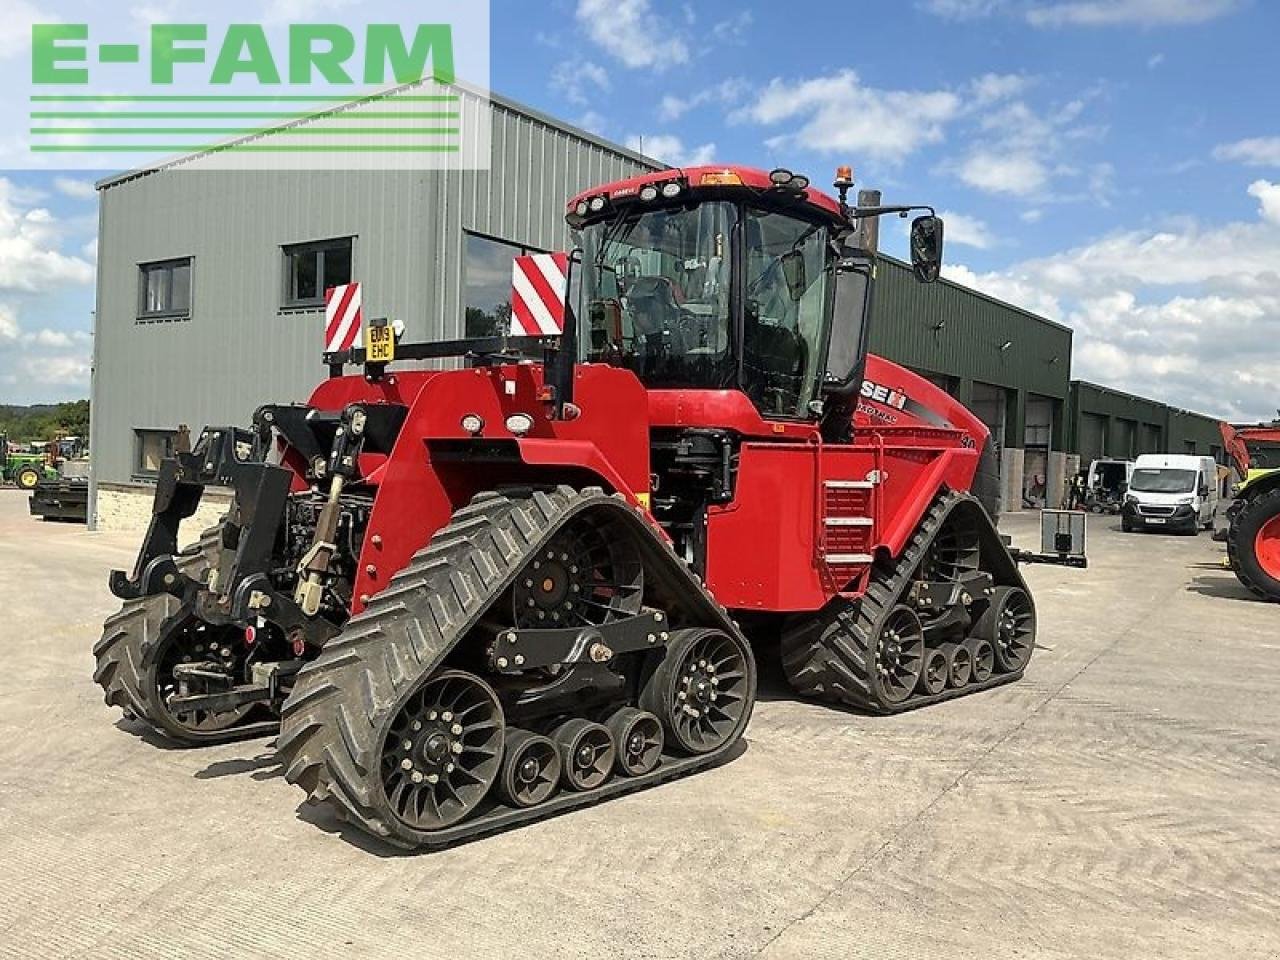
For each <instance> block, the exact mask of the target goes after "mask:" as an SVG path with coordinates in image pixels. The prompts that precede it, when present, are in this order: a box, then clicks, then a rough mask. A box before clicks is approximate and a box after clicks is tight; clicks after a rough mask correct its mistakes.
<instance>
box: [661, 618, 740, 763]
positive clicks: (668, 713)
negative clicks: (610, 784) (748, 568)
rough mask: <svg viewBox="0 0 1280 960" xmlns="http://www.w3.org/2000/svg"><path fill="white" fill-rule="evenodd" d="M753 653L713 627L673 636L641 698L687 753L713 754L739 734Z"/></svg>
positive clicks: (693, 629)
mask: <svg viewBox="0 0 1280 960" xmlns="http://www.w3.org/2000/svg"><path fill="white" fill-rule="evenodd" d="M750 665H751V652H750V650H747V649H746V648H745V646H744V645H743V643H742V641H740V640H739V639H738V638H736V637H733V636H730V635H729V634H727V633H724V632H723V631H720V630H716V629H714V628H709V627H708V628H702V627H696V628H692V629H686V630H675V631H673V632H672V634H671V637H670V640H669V643H668V646H667V656H666V658H665V659H663V661H662V663H660V664H659V665H658V668H657V669H656V670H655V671H654V672H653V675H652V676H651V677H650V678H649V682H648V683H646V684H645V688H644V691H643V692H642V693H641V695H640V706H641V707H643V708H644V709H645V710H647V711H648V712H650V713H652V714H653V715H654V716H656V717H658V719H659V720H661V721H662V726H663V728H664V729H665V730H666V734H667V737H668V738H669V739H670V740H671V742H672V743H674V744H676V745H677V746H678V747H679V748H680V749H681V750H683V751H685V752H686V753H692V754H700V753H710V752H711V751H712V750H716V749H718V748H720V747H722V746H724V744H726V743H728V742H729V741H730V740H732V739H733V738H734V737H735V736H737V735H738V733H740V732H741V728H742V726H743V725H744V724H745V722H746V719H747V716H748V714H749V713H750V708H751V691H752V685H753V682H754V679H755V678H754V677H752V676H750V675H749V674H750V673H751V666H750Z"/></svg>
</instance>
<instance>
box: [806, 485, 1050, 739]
mask: <svg viewBox="0 0 1280 960" xmlns="http://www.w3.org/2000/svg"><path fill="white" fill-rule="evenodd" d="M973 499H974V498H972V497H970V496H968V495H965V494H958V493H952V494H945V495H943V496H941V497H939V498H938V499H937V500H935V501H934V502H933V506H931V507H930V508H929V512H928V513H926V514H925V517H924V520H923V521H922V522H921V523H920V526H919V527H918V528H917V530H916V532H915V535H914V536H913V537H912V538H911V542H910V543H908V544H907V548H906V549H905V550H904V551H903V552H902V556H901V557H899V558H898V561H897V563H895V564H894V565H893V567H892V568H891V569H887V570H886V569H885V568H884V567H883V566H882V565H881V564H878V563H877V564H875V565H874V566H873V567H872V568H871V581H870V583H869V584H868V586H867V592H866V593H865V594H864V595H863V596H862V597H861V598H860V599H859V600H857V601H853V602H850V601H844V600H840V599H838V598H837V599H836V600H833V601H832V602H831V603H829V604H828V605H827V607H826V608H824V609H823V610H822V611H820V612H819V613H818V614H816V615H815V616H813V617H811V618H810V619H809V620H808V622H806V623H804V624H802V625H801V626H799V627H797V628H796V629H794V630H792V631H790V632H787V633H784V634H783V637H782V666H783V670H784V671H785V673H786V675H787V679H788V680H789V681H790V682H791V686H792V687H793V688H794V689H795V691H796V692H797V693H799V694H801V695H802V696H808V697H814V698H815V699H819V700H826V701H828V702H832V703H840V704H843V705H845V706H850V707H854V708H855V709H858V710H861V711H864V712H867V713H876V714H884V715H888V714H894V713H902V712H904V711H906V710H914V709H916V708H917V707H923V706H926V705H928V704H931V703H939V702H941V701H943V700H949V699H953V698H955V697H958V696H964V695H965V694H969V693H977V692H978V691H980V690H988V689H990V688H991V687H994V686H999V685H1000V684H1003V683H1009V682H1010V681H1013V680H1017V679H1018V678H1019V677H1021V676H1022V674H1023V672H1024V671H1025V669H1026V667H1025V665H1024V667H1023V669H1022V670H1017V671H1014V672H1011V673H998V674H993V675H992V676H991V678H990V679H988V680H987V681H985V682H984V683H970V684H968V685H966V686H964V687H960V688H959V689H950V688H949V689H947V690H944V691H943V692H942V693H938V694H933V695H932V696H930V695H927V694H919V693H913V694H912V695H911V697H910V698H908V699H907V700H906V701H904V702H903V703H899V704H892V705H890V706H887V707H886V706H884V705H882V704H881V703H880V702H879V701H878V700H877V699H876V697H875V694H874V693H873V692H872V690H871V670H872V669H874V660H875V646H874V645H875V638H876V636H877V634H878V628H879V624H880V622H881V620H882V618H883V617H884V616H885V615H886V614H887V613H888V612H889V611H890V610H891V609H892V608H893V606H894V605H895V604H896V603H898V601H899V598H900V597H902V596H903V595H904V594H905V593H906V591H907V588H908V586H909V585H910V582H911V578H912V576H913V575H914V574H915V572H916V570H917V569H918V568H919V566H920V562H921V561H922V560H923V559H924V555H925V551H926V550H927V548H928V546H929V544H930V542H932V540H933V538H934V537H935V536H936V535H937V534H938V532H939V531H940V530H941V528H942V525H943V523H944V522H945V521H946V519H947V517H948V515H950V513H951V511H952V510H953V509H955V507H956V505H957V504H959V503H961V502H963V501H966V500H973ZM1019 586H1022V585H1021V584H1019ZM833 614H834V616H833ZM1028 659H1030V658H1028Z"/></svg>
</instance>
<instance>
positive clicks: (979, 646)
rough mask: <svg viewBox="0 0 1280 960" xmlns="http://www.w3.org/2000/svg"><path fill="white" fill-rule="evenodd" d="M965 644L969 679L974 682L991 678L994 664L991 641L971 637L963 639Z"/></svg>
mask: <svg viewBox="0 0 1280 960" xmlns="http://www.w3.org/2000/svg"><path fill="white" fill-rule="evenodd" d="M965 646H966V647H968V648H969V661H970V668H969V674H970V679H971V680H972V681H973V682H974V683H986V682H987V681H988V680H990V679H991V674H993V673H994V672H995V666H996V655H995V650H994V649H993V648H992V646H991V641H989V640H983V639H982V638H981V637H972V638H970V639H969V640H967V641H965Z"/></svg>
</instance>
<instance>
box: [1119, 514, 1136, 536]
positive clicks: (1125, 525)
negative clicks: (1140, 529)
mask: <svg viewBox="0 0 1280 960" xmlns="http://www.w3.org/2000/svg"><path fill="white" fill-rule="evenodd" d="M1120 529H1121V530H1123V531H1124V532H1125V533H1133V524H1132V523H1130V522H1129V519H1128V518H1127V517H1126V518H1124V519H1122V520H1121V521H1120Z"/></svg>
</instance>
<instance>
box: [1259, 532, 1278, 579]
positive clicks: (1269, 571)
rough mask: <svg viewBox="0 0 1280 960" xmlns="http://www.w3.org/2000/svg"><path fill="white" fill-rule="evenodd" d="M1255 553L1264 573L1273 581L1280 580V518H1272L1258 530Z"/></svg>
mask: <svg viewBox="0 0 1280 960" xmlns="http://www.w3.org/2000/svg"><path fill="white" fill-rule="evenodd" d="M1253 553H1254V556H1256V557H1257V558H1258V566H1260V567H1262V570H1263V572H1264V573H1265V574H1266V575H1267V576H1269V577H1271V578H1272V579H1273V580H1280V517H1272V518H1271V519H1270V520H1268V521H1267V522H1266V523H1264V524H1263V525H1262V526H1261V527H1259V528H1258V536H1257V538H1256V539H1255V540H1254V544H1253Z"/></svg>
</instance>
